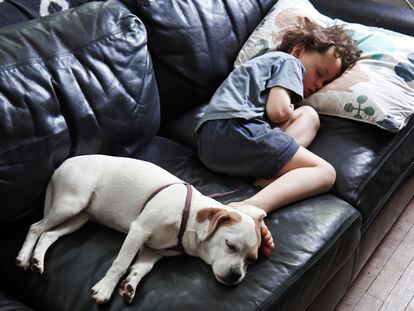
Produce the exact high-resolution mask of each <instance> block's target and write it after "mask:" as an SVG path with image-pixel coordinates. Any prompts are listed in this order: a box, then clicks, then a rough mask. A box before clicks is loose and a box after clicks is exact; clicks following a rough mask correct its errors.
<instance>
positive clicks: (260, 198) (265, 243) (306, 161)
mask: <svg viewBox="0 0 414 311" xmlns="http://www.w3.org/2000/svg"><path fill="white" fill-rule="evenodd" d="M335 178H336V173H335V169H334V168H333V167H332V166H331V165H330V164H329V163H328V162H326V161H325V160H323V159H321V158H320V157H318V156H317V155H315V154H313V153H312V152H310V151H309V150H307V149H305V148H303V147H300V148H299V150H298V151H297V152H296V154H295V155H294V156H293V158H292V159H291V160H290V161H289V162H288V163H287V164H286V165H285V166H284V167H283V168H282V169H281V171H280V172H278V174H277V175H276V176H275V178H272V179H257V180H256V182H255V185H257V186H259V187H263V189H262V190H261V191H259V192H258V193H257V194H255V195H254V196H252V197H251V198H249V199H247V200H244V201H242V202H234V203H233V204H232V205H233V206H240V205H247V204H252V205H255V206H257V207H259V208H262V209H263V210H265V211H266V213H269V212H271V211H274V210H275V209H277V208H279V207H282V206H284V205H287V204H289V203H293V202H296V201H299V200H301V199H305V198H308V197H311V196H314V195H317V194H320V193H323V192H327V191H328V190H329V189H330V188H331V187H332V185H333V183H334V182H335ZM261 234H262V245H261V249H262V252H263V254H265V255H269V254H270V252H271V251H272V249H273V247H274V244H273V239H272V237H271V235H270V232H269V230H268V229H267V227H266V226H265V225H264V223H263V224H262V232H261ZM269 236H270V237H269Z"/></svg>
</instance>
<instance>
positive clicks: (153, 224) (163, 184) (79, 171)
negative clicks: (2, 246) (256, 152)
mask: <svg viewBox="0 0 414 311" xmlns="http://www.w3.org/2000/svg"><path fill="white" fill-rule="evenodd" d="M265 216H266V214H265V212H264V211H263V210H261V209H259V208H257V207H254V206H243V207H240V208H238V209H237V210H236V209H233V208H231V207H228V206H225V205H223V204H221V203H219V202H217V201H216V200H214V199H212V198H209V197H206V196H204V195H202V194H201V193H200V192H199V191H197V190H196V189H194V188H193V187H191V186H189V185H187V184H185V183H184V182H183V181H181V180H180V179H178V178H177V177H175V176H174V175H172V174H170V173H169V172H167V171H165V170H164V169H162V168H160V167H158V166H156V165H154V164H152V163H149V162H145V161H140V160H136V159H130V158H121V157H110V156H104V155H87V156H78V157H74V158H71V159H68V160H66V161H65V162H64V163H63V164H62V165H61V166H60V167H59V168H58V169H57V170H56V171H55V173H54V174H53V176H52V178H51V180H50V182H49V184H48V187H47V191H46V197H45V206H44V218H43V219H42V220H41V221H39V222H37V223H34V224H33V225H32V226H31V227H30V230H29V232H28V234H27V237H26V240H25V242H24V244H23V247H22V249H21V250H20V252H19V254H18V256H17V258H16V264H17V265H18V267H20V268H22V269H24V270H27V269H28V268H29V267H30V266H31V268H32V270H34V271H36V272H39V273H43V265H44V257H45V253H46V250H47V249H48V248H49V247H50V245H52V244H53V243H54V242H55V241H56V240H57V239H58V238H59V237H61V236H63V235H66V234H69V233H71V232H74V231H75V230H77V229H79V228H80V227H81V226H82V225H84V224H85V223H86V222H87V221H88V220H93V221H96V222H98V223H100V224H103V225H105V226H108V227H111V228H114V229H116V230H119V231H121V232H124V233H127V236H126V239H125V241H124V243H123V245H122V247H121V250H120V252H119V254H118V256H117V258H116V259H115V260H114V262H113V264H112V266H111V267H110V269H109V270H108V271H107V273H106V274H105V276H104V277H103V278H102V279H101V280H100V281H99V282H98V283H97V284H96V285H95V286H93V288H92V297H93V299H94V300H95V301H96V302H97V303H104V302H106V301H108V300H109V298H110V297H111V294H112V292H113V290H114V288H115V286H116V284H117V283H118V281H119V280H120V279H121V277H122V276H123V275H124V274H125V272H126V271H127V270H128V268H129V266H130V265H131V263H132V261H133V259H134V257H135V255H136V254H137V252H138V251H140V252H139V256H137V259H136V261H135V262H134V263H133V264H132V267H131V271H130V273H129V275H128V277H127V278H126V279H125V280H124V281H123V282H122V284H121V286H120V294H121V296H122V297H123V298H124V300H125V301H126V302H127V303H130V302H131V301H132V299H133V298H134V294H135V289H136V286H137V285H138V283H139V282H140V280H141V279H142V278H143V277H144V276H145V275H146V274H147V273H148V272H149V271H151V269H152V267H153V266H154V264H155V263H156V262H157V261H158V260H159V259H160V258H162V257H163V256H175V255H178V254H181V253H182V252H186V253H187V254H189V255H192V256H198V257H200V258H202V259H203V260H204V261H205V262H206V263H208V264H210V265H212V268H213V272H214V275H215V277H216V278H217V280H218V281H220V282H222V283H224V284H227V285H232V284H237V283H239V282H240V281H241V280H242V279H243V278H244V276H245V273H246V269H247V266H248V265H249V264H250V263H252V262H254V261H255V260H256V259H257V257H258V249H259V246H260V243H261V236H260V223H261V221H263V217H265ZM186 218H188V220H187V219H186ZM144 244H145V245H144ZM173 246H176V247H174V248H171V247H173ZM177 246H178V247H177Z"/></svg>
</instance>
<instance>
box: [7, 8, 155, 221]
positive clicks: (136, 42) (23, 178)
mask: <svg viewBox="0 0 414 311" xmlns="http://www.w3.org/2000/svg"><path fill="white" fill-rule="evenodd" d="M0 38H1V40H0V132H1V133H2V141H1V145H0V191H1V192H0V197H1V198H2V209H1V210H2V218H1V221H11V220H17V219H20V218H22V217H24V216H25V215H27V214H29V213H30V212H32V210H33V208H35V207H38V206H39V205H40V202H41V201H42V197H43V192H44V189H45V187H46V184H47V182H48V180H49V178H50V176H51V174H52V173H53V171H54V169H55V168H56V167H57V166H58V165H59V164H60V163H61V162H62V161H63V160H64V159H66V158H67V157H70V156H75V155H79V154H88V153H106V154H113V155H124V156H128V155H131V154H134V153H136V152H137V151H138V150H139V149H140V148H141V147H142V146H143V145H144V144H145V143H146V142H147V141H148V140H149V139H150V138H152V136H153V135H154V134H155V132H156V131H157V129H158V126H159V98H158V92H157V87H156V83H155V78H154V75H153V69H152V63H151V59H150V57H149V54H148V51H147V47H146V32H145V28H144V26H143V24H142V23H141V22H140V20H139V19H138V18H137V17H135V16H134V15H132V14H131V13H130V12H129V10H128V9H127V8H126V7H124V6H123V5H122V4H121V3H120V2H118V1H107V2H105V3H103V2H97V3H91V4H89V5H87V6H81V7H78V8H75V9H72V10H67V11H64V12H62V13H58V14H54V15H49V16H46V17H44V18H43V19H40V20H34V21H29V22H26V23H22V24H17V25H14V26H10V27H6V28H2V29H0Z"/></svg>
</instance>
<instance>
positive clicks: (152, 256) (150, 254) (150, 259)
mask: <svg viewBox="0 0 414 311" xmlns="http://www.w3.org/2000/svg"><path fill="white" fill-rule="evenodd" d="M162 257H163V256H162V255H160V254H159V253H158V252H156V251H154V250H153V249H152V248H149V247H147V246H143V247H142V249H141V251H140V252H139V254H138V256H137V259H136V260H135V262H134V264H133V265H132V266H131V269H130V272H129V274H128V276H127V278H126V279H125V280H124V281H123V282H122V283H121V286H120V287H119V294H120V295H121V296H122V298H123V299H124V301H125V302H126V303H131V302H132V300H133V299H134V296H135V291H136V288H137V285H138V283H139V282H140V281H141V280H142V278H143V277H144V276H145V275H147V273H148V272H150V271H151V270H152V268H153V267H154V265H155V263H156V262H157V261H158V260H160V259H161V258H162Z"/></svg>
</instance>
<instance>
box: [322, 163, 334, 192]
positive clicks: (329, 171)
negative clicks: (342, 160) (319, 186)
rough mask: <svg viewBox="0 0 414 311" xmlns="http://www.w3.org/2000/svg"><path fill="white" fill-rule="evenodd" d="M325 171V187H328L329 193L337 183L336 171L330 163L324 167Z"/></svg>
mask: <svg viewBox="0 0 414 311" xmlns="http://www.w3.org/2000/svg"><path fill="white" fill-rule="evenodd" d="M322 168H323V170H324V185H325V187H326V189H325V190H326V191H329V190H330V189H331V188H332V186H333V185H334V183H335V180H336V171H335V168H334V167H333V166H332V165H331V164H330V163H328V162H326V161H325V163H324V164H323V165H322Z"/></svg>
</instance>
